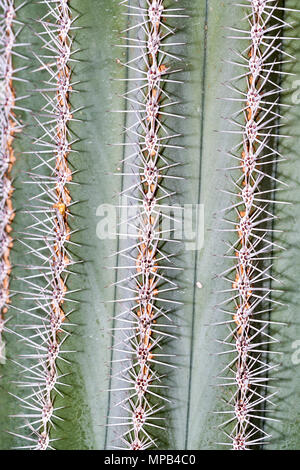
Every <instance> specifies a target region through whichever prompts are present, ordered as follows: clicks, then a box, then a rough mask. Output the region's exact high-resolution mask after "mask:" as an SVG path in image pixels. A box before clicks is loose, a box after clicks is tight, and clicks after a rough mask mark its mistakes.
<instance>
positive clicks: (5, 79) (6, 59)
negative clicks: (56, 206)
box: [0, 0, 20, 363]
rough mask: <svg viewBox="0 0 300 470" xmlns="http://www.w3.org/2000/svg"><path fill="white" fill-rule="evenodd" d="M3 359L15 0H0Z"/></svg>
mask: <svg viewBox="0 0 300 470" xmlns="http://www.w3.org/2000/svg"><path fill="white" fill-rule="evenodd" d="M0 9H1V14H0V49H1V52H0V87H1V89H0V139H1V142H0V146H1V149H0V363H1V361H3V360H4V355H5V351H4V347H5V343H4V340H3V338H2V333H3V331H4V325H5V314H6V313H7V309H8V304H9V303H10V300H9V299H10V294H9V278H10V273H11V262H10V250H11V247H12V237H11V235H10V233H11V230H12V229H11V223H12V220H13V218H14V210H13V206H12V200H11V197H12V192H13V187H12V183H11V179H10V172H11V168H12V165H13V163H14V160H15V157H14V151H13V140H14V135H15V133H16V131H17V130H19V129H20V125H19V123H18V122H17V120H16V118H15V114H14V109H15V92H14V88H13V79H14V69H13V53H14V52H13V51H14V48H15V45H16V44H15V39H16V38H15V34H14V23H15V18H16V11H15V8H14V1H13V0H2V1H1V2H0Z"/></svg>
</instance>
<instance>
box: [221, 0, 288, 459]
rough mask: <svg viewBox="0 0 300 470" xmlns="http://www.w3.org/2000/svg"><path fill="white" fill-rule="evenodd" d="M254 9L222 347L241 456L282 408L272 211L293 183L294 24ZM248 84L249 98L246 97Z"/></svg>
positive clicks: (230, 416)
mask: <svg viewBox="0 0 300 470" xmlns="http://www.w3.org/2000/svg"><path fill="white" fill-rule="evenodd" d="M248 4H249V5H248V10H249V13H248V15H247V18H246V21H247V26H248V27H247V28H246V29H245V30H242V29H237V28H231V29H232V31H233V36H231V37H232V38H236V39H238V40H239V42H241V41H242V40H244V41H245V48H244V52H242V53H240V52H236V56H237V59H238V60H236V61H230V63H231V64H232V65H237V66H239V67H240V68H241V70H242V72H241V74H239V75H238V76H237V77H235V78H234V79H233V80H232V81H231V82H230V83H229V84H228V88H229V89H230V90H231V91H234V92H235V93H237V94H236V95H235V96H234V97H233V98H229V100H232V101H240V102H241V103H242V107H241V110H240V111H239V112H237V113H235V114H234V115H233V116H232V117H231V119H230V122H231V124H232V126H233V128H232V130H231V131H229V132H231V133H236V134H237V135H239V136H240V141H239V143H238V144H237V145H236V146H235V147H234V149H232V151H231V152H230V153H229V155H230V157H231V158H232V159H233V162H234V164H233V165H232V166H231V168H229V171H230V172H231V174H232V179H233V182H234V191H233V192H232V193H229V194H232V195H235V197H237V201H236V202H235V203H234V204H233V205H231V206H230V207H227V208H226V209H225V211H227V212H228V213H229V214H230V213H232V212H234V218H233V219H232V218H231V220H230V219H228V220H226V222H227V224H230V228H228V231H230V232H233V233H235V234H236V241H234V242H233V243H232V245H230V246H229V249H228V251H227V253H226V257H228V258H231V259H232V260H233V266H232V268H229V269H227V271H225V272H223V273H222V274H221V277H222V278H223V279H224V280H226V281H227V282H228V283H229V284H230V288H229V289H226V290H224V291H222V292H226V293H227V295H228V297H227V300H226V301H224V302H222V309H221V310H222V312H223V313H225V314H226V316H227V319H226V321H225V322H224V323H225V324H227V325H228V326H229V327H230V328H229V330H230V332H229V333H228V335H227V337H226V338H225V339H224V341H222V343H223V344H224V345H226V346H227V350H226V351H225V352H224V354H226V355H227V356H228V357H229V355H230V357H232V359H231V360H230V362H229V364H228V366H226V367H225V368H224V370H223V372H226V375H225V376H223V377H222V378H221V380H222V382H223V384H222V385H224V386H225V385H226V386H227V387H229V389H230V392H232V393H230V398H229V399H228V409H227V410H226V411H224V412H222V413H224V414H225V417H226V419H225V422H224V423H223V424H222V426H223V429H224V432H225V434H226V435H227V437H228V439H229V443H226V444H227V445H232V446H233V448H234V449H236V450H246V449H250V448H253V446H259V445H261V444H262V443H265V442H267V440H268V439H269V438H270V437H271V436H270V435H269V434H268V433H267V432H266V431H265V430H264V422H265V421H266V420H270V421H274V419H273V418H271V417H270V414H269V413H270V410H268V407H269V406H270V405H274V403H273V401H272V397H273V396H274V395H275V394H276V393H277V392H276V391H274V389H273V388H272V386H271V385H270V382H269V380H270V379H271V377H270V373H271V371H272V370H273V369H274V368H276V367H277V364H273V363H272V362H269V360H268V358H269V355H270V353H269V352H268V346H269V345H270V344H272V343H275V342H277V341H276V339H275V338H273V337H272V336H271V335H270V334H269V325H270V323H272V322H271V321H270V319H269V318H270V317H269V315H270V313H271V311H272V308H273V306H274V305H276V303H278V302H276V301H275V300H274V299H273V298H272V295H271V294H272V291H273V290H275V289H273V288H272V286H271V282H272V283H276V282H277V281H276V279H275V278H274V277H273V276H272V273H271V268H272V257H273V254H274V251H275V250H277V249H278V248H280V247H279V246H278V245H277V244H276V243H275V242H274V241H272V234H273V233H274V230H273V228H272V227H273V225H272V224H273V221H274V219H275V216H274V215H273V213H272V209H273V207H274V204H275V203H280V202H279V201H275V200H274V197H273V196H274V191H278V186H279V185H280V184H285V183H282V182H281V181H279V180H278V179H277V178H276V174H275V172H274V168H276V165H277V163H278V162H279V161H282V160H283V156H282V155H281V154H280V153H279V152H278V150H277V147H276V142H277V138H278V137H279V134H278V127H279V126H280V124H279V123H278V120H279V119H280V118H281V115H280V108H279V106H280V104H279V97H280V94H281V92H282V91H283V89H282V87H281V85H280V79H279V77H280V76H281V70H280V69H281V66H282V64H283V63H285V62H286V61H290V60H291V59H292V57H291V56H290V55H289V54H287V53H285V52H284V50H283V49H282V42H283V39H286V38H284V37H283V33H282V30H283V27H284V26H289V25H287V23H286V22H285V21H284V19H283V17H282V15H283V14H284V8H277V6H278V2H277V1H273V0H248ZM246 43H248V44H246ZM244 80H246V85H247V87H246V91H245V92H243V91H241V90H242V89H243V88H244V87H243V82H244ZM280 137H281V138H282V137H284V136H280ZM238 172H240V175H239V176H237V174H238ZM275 187H276V189H275ZM234 219H235V220H234ZM236 220H237V221H236ZM224 306H230V308H226V309H224ZM231 306H232V309H231ZM272 352H274V351H273V350H272ZM271 357H272V356H271ZM271 357H270V359H271Z"/></svg>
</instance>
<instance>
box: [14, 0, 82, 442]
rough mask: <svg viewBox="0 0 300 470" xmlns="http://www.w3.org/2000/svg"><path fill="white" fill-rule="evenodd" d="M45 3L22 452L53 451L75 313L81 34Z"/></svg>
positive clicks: (64, 8) (27, 237)
mask: <svg viewBox="0 0 300 470" xmlns="http://www.w3.org/2000/svg"><path fill="white" fill-rule="evenodd" d="M42 3H43V4H44V5H43V6H44V7H46V8H47V13H46V14H45V16H44V17H43V18H41V19H40V20H39V21H38V24H39V25H40V27H41V31H40V32H38V33H36V35H37V37H38V38H39V39H40V40H41V41H42V53H41V54H36V59H37V61H38V63H39V67H38V68H37V69H36V70H35V72H36V74H39V76H42V75H41V74H46V75H44V76H46V79H45V80H44V82H43V86H42V88H41V89H40V90H38V93H40V95H41V97H42V98H43V99H44V102H45V104H44V105H43V106H42V108H41V110H40V112H39V113H37V114H36V115H34V117H35V120H36V122H37V124H38V126H39V129H40V130H41V133H40V136H39V137H37V138H36V139H35V141H34V143H33V144H34V150H33V151H31V152H27V153H31V155H32V154H34V155H35V156H36V165H35V166H34V168H33V170H32V171H31V172H30V173H29V178H30V179H29V181H28V182H27V183H28V184H30V185H33V187H34V188H36V189H37V192H36V194H35V195H34V196H33V197H32V198H31V200H30V206H29V208H27V209H26V213H27V214H29V215H30V216H31V217H32V219H33V221H32V223H31V224H30V225H29V226H28V227H27V229H26V231H24V233H23V236H22V237H21V238H20V242H21V243H22V245H23V246H25V247H27V248H28V253H29V255H30V256H31V259H30V262H29V264H28V266H26V268H27V269H28V270H29V272H30V273H29V274H28V275H27V276H25V277H23V278H22V279H21V278H20V281H22V291H20V293H22V295H23V297H24V301H25V302H26V305H28V304H29V305H32V306H29V307H26V308H24V309H18V310H19V311H20V312H21V313H22V314H23V315H25V317H26V318H27V322H26V323H25V324H24V326H23V327H21V329H20V330H19V331H20V332H18V331H16V335H17V336H18V337H19V338H22V341H23V343H25V345H27V347H29V348H30V349H31V353H30V352H29V353H28V354H22V357H23V358H26V360H27V361H26V363H22V364H19V365H20V367H21V368H22V372H23V373H24V379H23V380H22V381H20V382H19V386H20V387H22V388H23V389H24V390H27V391H28V390H29V392H28V394H27V395H26V396H25V397H24V394H22V396H20V397H17V398H18V399H19V401H20V404H21V407H23V408H24V411H23V412H22V413H20V414H18V415H17V417H19V418H21V419H23V420H24V419H25V424H24V425H23V426H21V427H23V428H27V431H28V430H29V433H28V432H27V433H26V434H24V435H21V434H19V433H18V434H16V435H17V436H19V437H23V439H25V441H26V445H25V446H24V447H25V448H31V449H35V450H46V449H52V448H53V447H52V444H51V443H52V441H53V439H52V438H51V430H52V429H53V426H54V422H55V420H61V418H60V417H59V416H57V409H56V408H55V407H54V402H55V398H56V397H57V394H59V395H60V396H62V391H61V388H62V386H64V385H65V384H64V383H63V379H62V374H61V373H60V366H59V364H60V361H66V359H65V354H66V353H70V352H71V351H67V350H66V349H65V348H64V346H63V344H64V342H65V340H66V339H67V337H68V335H69V333H68V332H67V331H66V330H65V328H67V327H68V326H69V325H70V324H69V323H68V321H67V319H68V315H69V314H70V313H71V312H72V311H71V310H70V309H69V307H67V306H68V305H69V304H70V302H74V299H73V298H72V294H73V293H74V291H71V290H68V288H67V280H68V277H69V276H70V275H72V266H74V264H75V263H77V261H75V260H74V255H73V254H71V252H70V245H72V244H74V242H72V240H71V239H72V233H73V232H72V230H71V229H70V226H69V218H70V217H71V216H72V213H71V209H72V205H73V204H74V202H73V201H72V199H71V193H70V191H69V188H70V185H71V184H72V176H73V172H72V170H71V169H70V166H69V159H70V154H71V152H73V150H72V145H73V143H74V141H75V139H72V134H71V131H70V122H71V121H72V120H73V119H74V117H73V115H74V113H75V112H76V111H77V110H72V109H71V104H70V96H71V93H72V91H73V85H74V84H72V78H71V76H72V69H71V65H72V62H73V61H74V59H73V58H72V56H73V54H74V53H75V52H76V51H74V50H73V48H72V30H73V29H76V28H75V27H74V26H73V23H74V21H75V20H76V18H73V19H72V14H71V10H70V6H69V1H68V0H52V1H44V2H42ZM35 260H38V262H37V263H35ZM24 287H25V292H24V291H23V290H24ZM66 305H67V306H66ZM24 331H25V333H23V332H24ZM26 332H27V333H26ZM28 332H29V333H30V334H28Z"/></svg>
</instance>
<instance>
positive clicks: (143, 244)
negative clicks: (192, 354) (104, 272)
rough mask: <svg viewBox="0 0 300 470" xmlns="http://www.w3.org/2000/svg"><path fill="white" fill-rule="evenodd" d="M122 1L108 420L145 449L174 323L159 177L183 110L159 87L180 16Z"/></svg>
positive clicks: (164, 175) (157, 1)
mask: <svg viewBox="0 0 300 470" xmlns="http://www.w3.org/2000/svg"><path fill="white" fill-rule="evenodd" d="M121 4H123V5H124V7H126V9H127V12H128V18H129V19H130V21H129V26H128V28H127V29H126V30H125V31H123V32H122V33H123V39H124V40H125V41H126V44H125V45H124V46H121V47H125V48H127V51H130V53H129V54H128V55H129V57H128V58H127V61H126V62H124V63H122V62H121V61H119V62H120V63H122V65H124V66H125V67H127V69H128V73H129V74H130V75H131V74H133V77H131V76H128V77H127V78H126V79H125V81H126V83H127V85H128V88H127V91H126V92H125V93H124V95H123V97H124V99H125V103H126V104H127V105H128V106H127V110H126V111H125V112H126V116H127V120H126V121H127V122H126V128H125V131H126V141H125V142H124V143H120V145H123V146H124V149H125V152H127V154H126V156H125V158H124V160H123V162H122V163H123V170H122V171H121V173H122V174H123V176H124V177H125V178H128V179H129V180H130V183H129V184H128V187H127V188H126V187H125V188H124V190H123V191H122V193H121V202H122V204H121V205H122V208H123V209H124V208H127V209H128V215H127V220H125V221H122V222H121V223H120V226H122V228H124V227H125V230H126V229H128V227H129V228H130V229H131V230H130V237H131V240H132V241H129V242H128V243H127V245H126V247H125V248H121V249H120V250H119V252H118V253H117V256H118V259H119V261H120V263H118V267H117V269H119V270H120V271H119V272H120V273H124V272H126V271H127V272H128V275H127V276H126V275H124V274H121V276H120V279H119V280H118V281H117V282H116V285H117V291H118V292H126V293H127V294H128V295H125V297H124V296H123V295H121V297H122V298H121V299H118V300H116V301H115V302H117V303H118V304H119V305H121V306H122V307H121V311H120V313H119V314H118V315H117V318H116V327H115V328H114V330H115V344H114V358H115V359H113V363H119V364H120V365H121V367H120V370H119V371H118V372H117V374H116V376H115V375H113V380H116V383H117V384H116V385H115V387H114V388H113V391H115V392H117V391H118V392H121V393H122V392H123V393H124V398H123V399H122V400H121V401H120V402H118V403H115V405H117V406H118V410H120V411H121V413H120V414H122V416H113V415H112V414H111V416H110V421H111V422H110V423H109V426H114V427H116V428H117V441H119V442H120V441H121V444H120V443H118V442H117V443H116V442H114V444H115V445H114V447H119V448H122V446H123V448H126V449H133V450H143V449H147V448H149V447H153V446H156V445H157V444H156V440H155V438H153V437H152V432H153V430H154V429H155V428H157V429H162V428H163V425H164V422H163V418H162V417H161V416H158V412H159V411H161V410H162V409H163V408H164V404H163V402H164V403H165V402H166V401H168V399H167V398H166V397H165V396H164V394H163V393H162V392H161V390H165V389H166V386H164V385H162V384H161V379H162V378H161V375H160V373H159V372H157V369H156V367H159V366H160V365H163V366H170V367H174V365H173V364H171V363H169V362H168V361H170V357H169V356H170V355H168V354H166V353H164V350H163V339H164V338H166V337H169V338H170V337H172V336H173V335H172V334H170V333H169V332H167V331H168V329H170V328H174V324H172V319H171V318H170V315H169V313H168V310H166V309H165V306H168V305H169V306H172V304H173V305H174V304H176V303H179V302H177V301H176V300H173V299H172V298H168V294H169V293H170V292H171V291H174V290H176V289H177V284H176V282H174V281H173V280H172V276H170V273H173V272H174V271H173V270H177V269H179V268H177V267H176V265H175V264H174V263H172V255H168V254H166V253H165V252H164V248H163V244H164V243H167V244H168V241H169V239H170V238H172V237H171V235H172V229H170V227H168V228H166V229H165V230H164V222H167V221H170V220H172V218H173V217H172V215H171V216H170V214H168V210H169V209H170V207H171V206H170V204H171V201H170V197H171V196H172V195H173V194H174V193H172V194H171V193H170V192H169V190H167V189H166V188H165V187H164V182H166V181H172V179H176V178H177V176H174V175H173V176H172V175H169V174H168V171H169V170H170V169H172V168H173V167H175V166H177V165H179V164H180V162H178V163H175V164H174V163H170V161H169V159H168V156H167V155H166V153H167V152H168V151H169V152H170V151H172V149H175V148H181V147H180V146H178V145H176V143H172V142H171V141H172V139H174V138H176V137H178V136H179V135H178V134H171V133H170V131H169V130H168V128H167V127H168V125H167V121H168V117H169V116H172V117H178V118H180V117H182V116H179V115H176V114H174V113H171V112H169V111H168V107H169V106H172V105H174V104H176V103H175V101H172V99H171V98H170V96H169V94H168V91H167V90H166V86H165V85H166V83H172V82H173V83H180V82H178V81H177V80H174V79H173V78H172V74H174V73H176V72H178V70H176V69H174V68H172V66H171V65H170V64H169V62H172V61H175V60H180V59H179V58H178V57H177V56H176V46H177V45H178V44H179V43H175V42H172V41H169V42H166V41H165V40H166V38H168V37H169V36H172V35H173V34H174V31H173V29H172V28H171V27H170V26H168V21H169V19H171V18H175V17H183V16H184V15H183V14H182V10H183V9H181V8H174V9H173V8H171V7H170V8H166V7H165V2H164V1H163V0H152V1H150V0H149V1H140V2H139V1H134V2H129V1H124V2H121ZM132 19H133V20H134V21H133V23H132V24H131V20H132ZM169 49H170V50H171V51H172V52H171V53H170V52H168V51H169ZM174 52H175V54H174ZM118 112H119V111H118ZM131 118H132V119H131ZM130 119H131V120H130ZM164 121H165V122H166V125H165V124H164ZM166 151H167V152H166ZM122 215H123V211H122ZM122 215H121V218H122ZM123 218H124V216H123ZM125 219H126V217H125ZM127 233H128V231H127ZM173 241H174V240H173ZM122 263H123V265H122ZM124 263H125V264H124ZM166 294H167V295H166ZM120 335H121V336H120ZM120 384H121V385H120ZM159 389H160V390H159Z"/></svg>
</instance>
